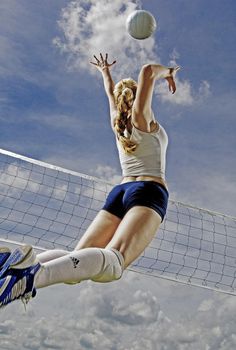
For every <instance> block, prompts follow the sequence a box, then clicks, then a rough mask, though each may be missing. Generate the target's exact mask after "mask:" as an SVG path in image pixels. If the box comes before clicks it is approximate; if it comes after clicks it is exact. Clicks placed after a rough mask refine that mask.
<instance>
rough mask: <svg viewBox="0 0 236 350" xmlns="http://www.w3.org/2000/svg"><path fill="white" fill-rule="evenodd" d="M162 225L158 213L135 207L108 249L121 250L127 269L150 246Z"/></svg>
mask: <svg viewBox="0 0 236 350" xmlns="http://www.w3.org/2000/svg"><path fill="white" fill-rule="evenodd" d="M160 223H161V217H160V215H159V214H158V213H157V212H156V211H154V210H153V209H150V208H148V207H145V206H135V207H133V208H131V209H130V210H129V211H128V212H127V213H126V215H125V216H124V218H123V219H122V221H121V223H120V225H119V226H118V227H117V230H116V232H115V234H114V235H113V237H112V238H111V241H110V242H109V243H108V245H107V248H115V249H117V250H119V251H120V252H121V254H122V255H123V256H124V260H125V267H127V266H128V265H130V264H131V263H132V262H133V261H134V260H135V259H136V258H137V257H138V256H139V255H140V254H141V253H142V252H143V251H144V249H145V248H146V247H147V246H148V245H149V243H150V242H151V241H152V239H153V237H154V236H155V234H156V232H157V230H158V228H159V226H160Z"/></svg>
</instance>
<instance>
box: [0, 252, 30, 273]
mask: <svg viewBox="0 0 236 350" xmlns="http://www.w3.org/2000/svg"><path fill="white" fill-rule="evenodd" d="M34 262H35V253H34V250H33V247H32V246H30V245H25V246H22V247H19V248H16V249H15V250H14V251H13V252H12V253H11V255H10V256H9V258H8V259H7V260H6V262H5V263H4V264H3V266H2V268H1V270H0V278H2V277H4V274H5V272H6V271H7V270H9V269H24V268H27V267H29V266H31V265H32V263H34Z"/></svg>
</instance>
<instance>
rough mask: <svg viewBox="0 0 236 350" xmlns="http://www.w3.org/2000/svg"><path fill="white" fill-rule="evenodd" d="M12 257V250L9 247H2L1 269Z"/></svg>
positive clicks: (0, 255)
mask: <svg viewBox="0 0 236 350" xmlns="http://www.w3.org/2000/svg"><path fill="white" fill-rule="evenodd" d="M10 255H11V250H10V249H9V248H7V247H0V269H1V268H2V266H3V264H5V262H6V260H7V259H8V258H9V256H10Z"/></svg>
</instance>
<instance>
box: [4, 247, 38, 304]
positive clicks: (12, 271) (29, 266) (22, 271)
mask: <svg viewBox="0 0 236 350" xmlns="http://www.w3.org/2000/svg"><path fill="white" fill-rule="evenodd" d="M40 268H41V264H40V263H39V262H38V261H37V258H36V254H35V252H34V250H33V247H32V246H30V245H25V246H22V247H19V248H17V249H16V250H15V251H14V252H13V253H11V255H10V256H9V258H8V259H7V260H6V262H5V263H4V265H3V266H2V269H1V270H0V308H1V307H3V306H5V305H7V304H9V303H11V302H12V301H14V300H16V299H21V300H22V301H23V303H24V304H27V303H28V301H29V300H30V299H31V298H33V297H34V296H35V295H36V290H35V287H34V280H35V276H36V274H37V272H38V271H39V270H40Z"/></svg>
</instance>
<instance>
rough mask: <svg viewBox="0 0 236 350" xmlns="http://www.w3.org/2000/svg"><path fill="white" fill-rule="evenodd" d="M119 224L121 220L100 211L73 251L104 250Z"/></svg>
mask: <svg viewBox="0 0 236 350" xmlns="http://www.w3.org/2000/svg"><path fill="white" fill-rule="evenodd" d="M120 222H121V219H119V218H118V217H117V216H115V215H113V214H111V213H109V212H107V211H105V210H101V211H100V212H99V213H98V214H97V216H96V217H95V219H94V220H93V222H92V223H91V224H90V226H89V227H88V229H87V230H86V232H85V234H84V235H83V236H82V238H81V239H80V241H79V242H78V244H77V246H76V248H75V249H76V250H78V249H83V248H89V247H98V248H105V247H106V245H107V244H108V243H109V242H110V240H111V239H112V237H113V235H114V233H115V232H116V229H117V227H118V226H119V224H120Z"/></svg>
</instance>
